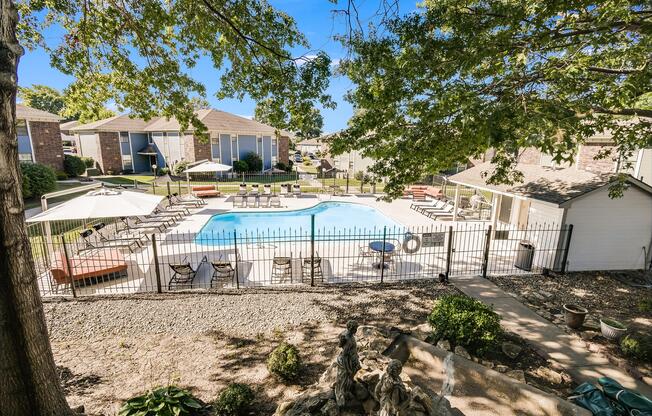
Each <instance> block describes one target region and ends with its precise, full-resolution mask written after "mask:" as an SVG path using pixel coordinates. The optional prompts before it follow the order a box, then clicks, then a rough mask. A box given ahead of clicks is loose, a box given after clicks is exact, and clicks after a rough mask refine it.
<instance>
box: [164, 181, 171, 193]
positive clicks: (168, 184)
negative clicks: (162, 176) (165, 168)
mask: <svg viewBox="0 0 652 416" xmlns="http://www.w3.org/2000/svg"><path fill="white" fill-rule="evenodd" d="M165 184H166V185H167V187H168V196H170V195H172V191H171V190H170V182H166V183H165Z"/></svg>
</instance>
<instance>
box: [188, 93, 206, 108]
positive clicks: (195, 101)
mask: <svg viewBox="0 0 652 416" xmlns="http://www.w3.org/2000/svg"><path fill="white" fill-rule="evenodd" d="M190 105H192V108H193V109H194V110H195V111H197V110H204V109H207V108H211V104H210V103H209V102H208V100H207V99H206V98H204V97H202V96H200V95H195V96H194V97H191V98H190Z"/></svg>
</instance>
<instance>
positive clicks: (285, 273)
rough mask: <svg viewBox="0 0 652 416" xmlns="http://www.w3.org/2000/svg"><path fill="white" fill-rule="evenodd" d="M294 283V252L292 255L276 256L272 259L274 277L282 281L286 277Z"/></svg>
mask: <svg viewBox="0 0 652 416" xmlns="http://www.w3.org/2000/svg"><path fill="white" fill-rule="evenodd" d="M288 277H289V278H290V283H292V254H290V257H281V256H274V259H273V260H272V279H274V278H278V279H279V283H282V282H283V281H284V280H285V279H286V278H288Z"/></svg>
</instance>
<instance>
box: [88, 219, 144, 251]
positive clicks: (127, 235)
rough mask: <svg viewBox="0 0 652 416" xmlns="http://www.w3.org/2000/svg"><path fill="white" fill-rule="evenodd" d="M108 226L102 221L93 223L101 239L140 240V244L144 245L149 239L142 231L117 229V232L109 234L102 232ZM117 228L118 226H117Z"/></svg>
mask: <svg viewBox="0 0 652 416" xmlns="http://www.w3.org/2000/svg"><path fill="white" fill-rule="evenodd" d="M105 228H106V224H105V223H103V222H100V223H98V224H95V225H93V230H95V235H97V236H98V238H99V239H100V241H130V240H135V241H138V243H139V245H140V246H141V247H142V245H143V242H144V241H148V240H149V239H148V238H147V235H145V234H142V233H131V232H128V231H125V230H122V231H120V230H117V231H116V233H115V234H113V235H110V236H107V235H105V234H103V233H102V230H103V229H105ZM116 228H117V226H116Z"/></svg>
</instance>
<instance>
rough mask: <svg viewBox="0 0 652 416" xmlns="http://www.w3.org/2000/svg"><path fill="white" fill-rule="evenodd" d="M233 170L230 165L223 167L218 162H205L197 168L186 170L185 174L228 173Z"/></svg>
mask: <svg viewBox="0 0 652 416" xmlns="http://www.w3.org/2000/svg"><path fill="white" fill-rule="evenodd" d="M231 169H232V167H231V166H229V165H223V164H221V163H217V162H204V163H200V164H199V165H197V166H193V167H191V168H188V169H186V170H185V171H184V172H185V173H206V172H228V171H230V170H231Z"/></svg>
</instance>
